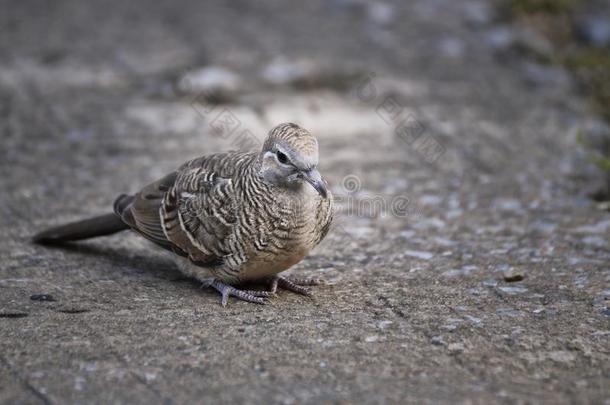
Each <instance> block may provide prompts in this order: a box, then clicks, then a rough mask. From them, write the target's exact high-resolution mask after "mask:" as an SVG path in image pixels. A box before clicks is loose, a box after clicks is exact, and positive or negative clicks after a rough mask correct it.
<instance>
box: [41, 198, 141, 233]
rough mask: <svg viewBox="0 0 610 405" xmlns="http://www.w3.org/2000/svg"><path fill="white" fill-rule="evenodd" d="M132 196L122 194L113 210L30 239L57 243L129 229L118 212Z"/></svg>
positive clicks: (52, 229) (49, 230) (47, 231)
mask: <svg viewBox="0 0 610 405" xmlns="http://www.w3.org/2000/svg"><path fill="white" fill-rule="evenodd" d="M132 199H133V197H132V196H126V195H122V196H120V197H119V198H117V200H116V202H115V204H114V205H115V212H114V213H111V214H105V215H100V216H97V217H93V218H89V219H85V220H82V221H76V222H71V223H69V224H66V225H61V226H58V227H55V228H51V229H47V230H45V231H43V232H40V233H39V234H37V235H35V236H34V237H33V238H32V240H33V241H34V242H35V243H41V244H47V245H51V244H59V243H64V242H71V241H77V240H82V239H89V238H95V237H97V236H106V235H112V234H113V233H117V232H120V231H123V230H125V229H129V226H128V225H127V224H125V222H123V220H122V219H121V217H120V216H119V215H120V212H121V211H122V210H123V209H124V208H125V205H128V204H129V203H130V202H131V200H132Z"/></svg>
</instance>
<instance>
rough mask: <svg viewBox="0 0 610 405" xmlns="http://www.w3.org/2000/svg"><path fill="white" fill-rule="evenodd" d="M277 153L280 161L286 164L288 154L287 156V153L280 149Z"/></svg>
mask: <svg viewBox="0 0 610 405" xmlns="http://www.w3.org/2000/svg"><path fill="white" fill-rule="evenodd" d="M276 155H277V160H279V162H280V163H281V164H283V165H285V164H286V163H288V156H286V154H284V153H282V152H280V151H279V150H278V151H277V153H276Z"/></svg>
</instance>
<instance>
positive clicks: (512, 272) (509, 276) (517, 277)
mask: <svg viewBox="0 0 610 405" xmlns="http://www.w3.org/2000/svg"><path fill="white" fill-rule="evenodd" d="M502 275H503V276H504V281H506V282H507V283H513V282H515V281H523V279H524V278H525V274H524V272H523V271H522V270H521V269H515V268H513V267H511V268H509V269H507V270H505V271H504V272H503V273H502Z"/></svg>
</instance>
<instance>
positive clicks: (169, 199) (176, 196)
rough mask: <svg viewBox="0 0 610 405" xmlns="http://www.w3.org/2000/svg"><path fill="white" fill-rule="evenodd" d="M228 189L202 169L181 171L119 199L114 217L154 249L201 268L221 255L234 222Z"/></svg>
mask: <svg viewBox="0 0 610 405" xmlns="http://www.w3.org/2000/svg"><path fill="white" fill-rule="evenodd" d="M233 195H234V194H233V187H232V183H231V180H230V179H227V178H222V177H220V176H218V175H217V174H216V173H214V172H211V171H209V170H206V169H205V168H204V167H202V166H198V167H197V166H195V167H189V166H183V167H182V168H181V169H180V170H178V171H176V172H173V173H171V174H169V175H167V176H165V177H164V178H162V179H161V180H158V181H156V182H154V183H152V184H149V185H148V186H146V187H144V188H143V189H142V190H141V191H140V192H139V193H137V194H135V195H133V196H121V197H119V198H118V199H117V201H116V202H115V212H116V213H117V214H118V215H119V216H120V217H121V218H122V219H123V221H124V222H125V223H126V224H128V225H129V226H130V227H131V228H132V229H134V230H135V231H136V232H138V233H140V234H141V235H142V236H144V237H145V238H147V239H148V240H150V241H152V242H154V243H156V244H157V245H159V246H161V247H163V248H165V249H167V250H170V251H173V252H175V253H177V254H179V255H181V256H185V257H187V256H188V257H189V258H190V259H191V260H192V261H193V262H195V263H197V264H201V265H210V264H217V263H218V262H219V261H220V260H222V257H223V256H225V255H226V254H227V251H226V249H224V248H223V246H224V245H225V240H226V238H227V236H228V235H229V233H230V231H231V230H232V224H233V223H234V222H235V212H234V198H233Z"/></svg>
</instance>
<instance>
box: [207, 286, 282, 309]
mask: <svg viewBox="0 0 610 405" xmlns="http://www.w3.org/2000/svg"><path fill="white" fill-rule="evenodd" d="M202 287H212V288H214V289H215V290H216V291H218V292H219V293H220V295H221V296H222V301H221V303H222V306H223V307H225V306H227V303H228V302H229V297H235V298H238V299H240V300H242V301H246V302H253V303H255V304H266V303H267V299H268V298H269V297H271V296H272V294H271V293H270V292H269V291H256V290H247V291H246V290H240V289H237V288H235V287H233V286H230V285H228V284H224V283H222V282H220V281H218V280H216V279H211V280H206V281H204V282H203V285H202Z"/></svg>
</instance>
